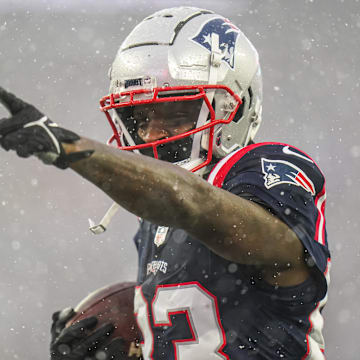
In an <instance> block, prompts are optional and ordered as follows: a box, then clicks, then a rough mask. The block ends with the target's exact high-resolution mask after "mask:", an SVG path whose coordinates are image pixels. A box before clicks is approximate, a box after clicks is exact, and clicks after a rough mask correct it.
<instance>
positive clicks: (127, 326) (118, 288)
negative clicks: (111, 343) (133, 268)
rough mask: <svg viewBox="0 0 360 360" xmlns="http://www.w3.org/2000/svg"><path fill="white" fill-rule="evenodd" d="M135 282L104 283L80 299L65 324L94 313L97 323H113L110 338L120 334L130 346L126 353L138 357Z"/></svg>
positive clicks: (138, 332) (138, 336) (138, 340)
mask: <svg viewBox="0 0 360 360" xmlns="http://www.w3.org/2000/svg"><path fill="white" fill-rule="evenodd" d="M134 291H135V283H133V282H122V283H117V284H113V285H108V286H104V287H103V288H101V289H98V290H95V291H94V292H92V293H91V294H89V295H88V296H87V297H86V298H85V299H83V300H82V301H81V302H80V303H79V304H78V305H77V306H76V307H75V312H76V315H75V316H74V317H73V318H71V319H70V320H69V321H68V323H67V324H66V326H70V325H71V324H73V323H75V322H76V321H79V320H82V319H84V318H86V317H89V316H96V317H97V318H98V324H97V326H96V328H98V327H99V326H101V325H102V324H104V323H107V322H111V323H113V324H114V326H115V330H114V332H113V333H112V334H111V336H110V338H109V340H111V339H114V338H116V337H120V338H122V339H124V340H125V342H126V346H129V347H128V348H129V356H134V355H136V356H138V357H140V354H141V350H140V347H139V343H140V339H141V335H140V331H139V329H138V326H137V324H136V320H135V316H134Z"/></svg>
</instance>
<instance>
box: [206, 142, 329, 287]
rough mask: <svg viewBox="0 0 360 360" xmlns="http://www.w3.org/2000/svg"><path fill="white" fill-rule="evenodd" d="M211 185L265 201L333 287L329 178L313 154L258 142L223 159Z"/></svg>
mask: <svg viewBox="0 0 360 360" xmlns="http://www.w3.org/2000/svg"><path fill="white" fill-rule="evenodd" d="M208 181H209V182H210V183H211V184H213V185H215V186H218V187H221V188H223V189H224V190H227V191H229V192H231V193H233V194H235V195H238V196H242V197H245V198H247V199H249V200H253V201H255V202H259V203H260V205H262V206H264V207H266V208H268V209H269V210H270V211H271V212H272V213H273V214H275V215H276V216H277V217H279V218H280V219H281V220H282V221H283V222H285V223H286V224H287V225H288V226H289V227H290V228H291V229H292V230H293V231H294V232H295V233H296V235H297V236H298V238H299V239H300V240H301V242H302V243H303V245H304V247H305V249H306V251H307V252H308V253H309V255H310V257H309V258H308V265H309V266H315V267H316V268H317V269H318V270H319V271H320V272H321V274H323V275H322V276H321V278H322V280H323V283H324V287H325V288H326V287H327V286H326V277H325V274H326V273H327V268H328V263H329V261H330V252H329V249H328V243H327V233H326V228H325V202H326V192H325V179H324V176H323V174H322V173H321V171H320V169H319V168H318V166H317V165H316V164H315V162H314V161H313V160H312V159H311V158H310V157H309V156H308V155H306V154H305V153H303V152H302V151H300V150H298V149H296V148H294V147H291V146H289V145H287V144H279V143H261V144H253V145H250V146H247V147H245V148H243V149H240V150H237V151H235V152H234V153H232V154H230V155H228V156H227V157H226V158H224V159H222V160H221V161H220V162H219V163H218V164H217V165H216V166H215V168H214V169H213V171H212V172H211V174H210V176H209V178H208Z"/></svg>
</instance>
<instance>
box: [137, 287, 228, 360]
mask: <svg viewBox="0 0 360 360" xmlns="http://www.w3.org/2000/svg"><path fill="white" fill-rule="evenodd" d="M134 308H135V315H136V317H137V320H138V325H139V328H140V329H141V331H142V334H143V338H144V343H143V344H142V351H143V356H144V359H145V360H150V359H151V360H153V351H154V350H153V349H154V334H153V332H152V330H151V326H150V317H149V312H148V311H149V309H148V304H147V302H146V300H145V298H144V296H143V294H142V291H141V287H137V288H136V291H135V303H134ZM151 311H152V315H153V316H152V318H153V326H154V327H164V326H172V323H171V319H170V316H171V315H176V314H185V315H186V319H187V322H188V324H189V328H190V331H191V334H192V338H191V339H177V340H174V341H173V346H174V352H175V359H177V360H190V359H197V360H208V359H213V360H220V359H221V360H224V359H228V356H227V355H225V354H224V353H223V352H222V349H223V347H224V346H225V332H224V329H223V328H222V326H221V323H220V317H219V309H218V305H217V300H216V297H215V296H214V295H212V294H211V293H210V292H208V291H207V290H206V289H205V288H203V287H202V286H201V285H200V284H199V283H198V282H191V283H185V284H175V285H163V286H158V287H157V289H156V291H155V295H154V298H153V299H152V302H151Z"/></svg>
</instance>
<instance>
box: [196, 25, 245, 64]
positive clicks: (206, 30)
mask: <svg viewBox="0 0 360 360" xmlns="http://www.w3.org/2000/svg"><path fill="white" fill-rule="evenodd" d="M239 32H240V30H239V29H238V28H237V27H236V26H235V25H234V24H232V23H231V22H230V21H228V20H226V19H224V18H216V19H212V20H210V21H208V22H206V23H205V24H204V25H203V26H202V28H201V29H200V31H199V33H198V34H197V35H196V36H195V37H193V38H192V40H193V41H194V42H196V43H198V44H200V45H201V46H203V47H204V48H205V49H207V50H208V51H209V52H211V34H212V33H215V34H218V35H219V48H220V50H221V52H222V58H221V60H222V61H224V62H225V63H226V64H227V65H228V66H229V67H230V68H231V69H234V60H235V57H234V49H235V43H236V39H237V37H238V35H239Z"/></svg>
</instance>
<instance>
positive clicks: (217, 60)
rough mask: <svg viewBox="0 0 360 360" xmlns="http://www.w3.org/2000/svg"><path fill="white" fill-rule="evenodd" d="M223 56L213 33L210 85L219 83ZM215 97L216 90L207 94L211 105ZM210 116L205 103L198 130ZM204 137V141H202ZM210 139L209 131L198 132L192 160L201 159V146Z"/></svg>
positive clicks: (217, 37) (198, 122) (216, 36)
mask: <svg viewBox="0 0 360 360" xmlns="http://www.w3.org/2000/svg"><path fill="white" fill-rule="evenodd" d="M222 56H223V54H222V53H221V50H220V47H219V35H218V34H215V33H212V34H211V54H210V70H209V80H208V84H210V85H216V83H217V81H218V72H219V67H220V65H221V59H222ZM214 96H215V90H210V91H208V92H207V98H208V99H209V102H210V104H212V102H213V99H214ZM208 116H209V108H208V107H207V105H206V103H205V101H204V102H203V104H202V107H201V110H200V114H199V118H198V121H197V123H196V128H199V127H201V126H203V125H205V123H206V121H207V120H208ZM201 137H202V139H201ZM208 139H209V130H206V131H201V132H198V133H196V134H195V135H194V140H193V147H192V151H191V157H190V159H191V160H194V159H197V158H199V157H200V145H201V143H202V144H203V146H205V144H208Z"/></svg>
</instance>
